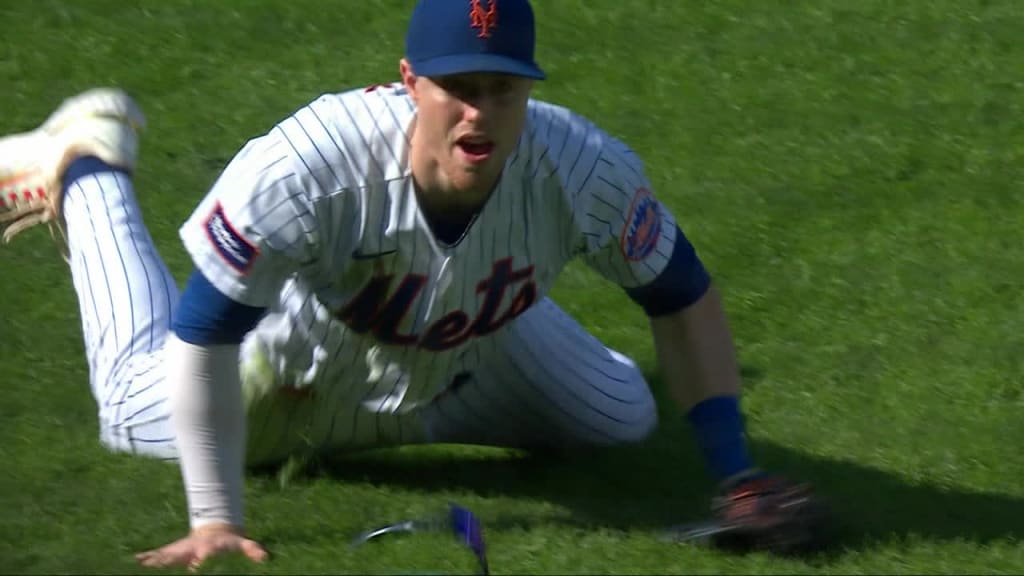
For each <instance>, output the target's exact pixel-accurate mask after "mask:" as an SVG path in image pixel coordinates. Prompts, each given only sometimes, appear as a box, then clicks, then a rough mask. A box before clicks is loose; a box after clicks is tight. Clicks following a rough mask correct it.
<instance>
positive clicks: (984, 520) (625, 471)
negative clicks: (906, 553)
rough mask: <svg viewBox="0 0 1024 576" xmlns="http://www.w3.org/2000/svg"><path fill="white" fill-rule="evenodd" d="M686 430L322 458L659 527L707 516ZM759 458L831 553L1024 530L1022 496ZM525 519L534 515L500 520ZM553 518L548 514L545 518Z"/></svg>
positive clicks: (339, 474) (341, 474)
mask: <svg viewBox="0 0 1024 576" xmlns="http://www.w3.org/2000/svg"><path fill="white" fill-rule="evenodd" d="M686 442H687V436H686V435H685V430H683V429H682V428H680V429H679V430H667V429H666V430H661V431H659V433H658V434H656V435H655V436H654V437H652V438H651V439H650V440H649V441H648V442H647V443H646V444H644V445H641V446H636V447H632V448H617V449H610V450H602V451H594V452H590V453H585V454H578V453H577V454H575V455H569V454H567V455H561V456H557V455H554V454H546V455H530V454H524V455H522V456H519V457H509V458H459V457H458V456H449V457H443V456H441V455H440V452H437V454H438V455H437V456H429V455H415V450H408V449H407V450H403V451H402V452H401V453H399V454H394V453H391V452H390V451H382V452H380V453H366V454H363V455H355V456H352V457H348V458H343V459H337V460H333V461H331V462H329V463H325V464H323V472H324V473H326V474H328V475H330V476H331V477H333V478H336V479H339V480H343V481H352V482H369V483H373V484H382V485H389V486H392V487H395V486H398V487H401V488H403V489H408V490H413V491H422V492H426V493H430V492H448V491H470V492H472V493H475V494H479V495H481V496H511V497H526V498H531V499H541V500H545V501H548V502H552V503H555V504H558V505H560V506H563V507H566V508H568V509H569V510H571V514H572V515H571V518H570V519H569V520H568V521H569V522H571V523H573V524H575V525H577V526H579V527H588V528H596V527H605V528H612V529H623V530H630V529H641V530H658V529H661V528H664V527H667V526H669V525H671V524H676V523H680V522H685V521H691V520H699V519H702V518H703V517H705V516H706V515H707V506H708V497H709V496H710V494H711V490H712V489H713V487H712V486H711V484H710V483H709V482H707V481H706V480H705V479H704V474H703V471H702V469H701V466H700V462H699V461H698V460H697V458H696V456H695V455H694V454H693V453H692V452H690V451H687V450H684V449H679V448H677V444H683V443H686ZM752 451H753V452H754V454H755V455H756V456H757V460H758V462H759V463H761V465H762V466H764V467H766V468H769V469H771V470H774V471H780V472H783V473H784V474H786V475H787V476H788V477H791V478H794V479H801V480H806V481H809V482H811V483H812V484H813V485H814V486H815V487H816V489H817V490H818V492H819V493H820V494H821V495H822V496H824V497H825V498H827V499H828V501H829V503H830V506H831V507H832V510H833V512H834V515H835V519H836V532H837V534H836V547H835V551H837V552H839V551H842V550H843V549H846V550H855V549H861V548H865V547H868V546H871V545H872V544H873V543H875V542H878V541H889V540H892V539H893V538H903V537H907V536H911V535H915V536H919V537H923V538H927V539H966V540H973V541H976V542H979V543H985V542H990V541H993V540H998V539H1020V538H1022V537H1024V525H1022V524H1021V523H1020V518H1022V517H1024V500H1021V499H1017V498H1013V497H1009V496H1001V495H997V494H981V493H969V492H963V491H950V490H943V489H940V488H937V487H934V486H928V485H912V484H909V483H907V482H906V481H905V480H903V479H901V478H898V477H896V476H893V475H891V474H888V473H886V472H882V471H879V470H874V469H871V468H866V467H864V466H859V465H857V464H853V463H850V462H841V461H835V460H826V459H821V458H817V457H811V456H808V455H806V454H801V453H799V452H796V451H794V450H792V449H789V448H786V447H783V446H778V445H775V444H768V443H763V442H755V443H753V445H752ZM498 521H499V523H500V524H504V525H510V526H518V527H527V526H526V525H527V524H528V520H526V519H516V518H504V519H498ZM545 521H547V520H545Z"/></svg>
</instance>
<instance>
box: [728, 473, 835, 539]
mask: <svg viewBox="0 0 1024 576" xmlns="http://www.w3.org/2000/svg"><path fill="white" fill-rule="evenodd" d="M711 508H712V512H713V513H714V516H715V519H716V521H717V522H718V523H719V524H720V525H721V526H722V527H724V528H725V529H723V530H721V531H719V532H718V533H717V534H715V535H714V536H713V537H712V540H711V541H712V544H713V545H715V546H717V547H720V548H723V549H728V550H734V551H743V552H748V551H763V552H770V553H774V554H779V555H798V554H808V553H812V552H817V551H820V550H822V549H824V547H825V546H826V545H827V544H828V542H829V540H830V534H829V531H830V530H829V528H830V523H831V522H830V514H829V510H828V507H827V506H826V504H825V502H824V501H823V500H822V499H821V498H819V497H818V496H816V495H815V494H814V493H813V490H812V489H811V487H810V486H809V485H808V484H799V483H792V482H789V481H787V480H784V479H782V478H779V477H777V476H771V475H765V474H759V475H755V476H748V477H746V478H740V479H738V480H735V481H733V482H729V483H727V484H726V485H725V486H723V488H722V491H721V494H720V495H719V496H716V497H715V498H714V499H713V500H712V504H711Z"/></svg>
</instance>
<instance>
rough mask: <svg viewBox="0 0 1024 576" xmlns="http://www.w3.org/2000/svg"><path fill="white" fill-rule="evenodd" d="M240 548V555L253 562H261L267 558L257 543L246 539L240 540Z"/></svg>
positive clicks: (263, 549)
mask: <svg viewBox="0 0 1024 576" xmlns="http://www.w3.org/2000/svg"><path fill="white" fill-rule="evenodd" d="M240 548H241V549H242V553H243V554H245V556H246V557H247V558H249V560H252V561H253V562H263V561H264V560H266V559H267V556H269V554H267V551H266V549H265V548H263V546H261V545H260V543H259V542H256V541H255V540H249V539H248V538H247V539H245V540H242V544H241V546H240Z"/></svg>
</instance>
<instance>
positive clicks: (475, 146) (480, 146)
mask: <svg viewBox="0 0 1024 576" xmlns="http://www.w3.org/2000/svg"><path fill="white" fill-rule="evenodd" d="M455 145H456V146H458V148H459V150H461V151H462V153H463V154H464V155H465V156H466V158H468V159H469V160H470V161H471V162H483V161H484V160H486V159H487V158H488V157H490V155H491V152H493V151H494V142H491V141H490V140H487V139H484V138H459V139H458V140H457V141H456V142H455Z"/></svg>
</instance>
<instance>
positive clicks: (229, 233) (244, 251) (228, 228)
mask: <svg viewBox="0 0 1024 576" xmlns="http://www.w3.org/2000/svg"><path fill="white" fill-rule="evenodd" d="M203 228H205V229H206V236H207V237H208V238H209V239H210V242H211V243H212V244H213V247H214V248H215V249H216V250H217V254H220V257H221V258H223V259H224V261H225V262H227V263H228V265H230V266H231V267H232V268H234V269H235V270H237V271H238V272H239V273H241V274H246V273H248V272H249V269H250V268H252V263H253V260H255V259H256V256H258V255H259V253H260V251H259V249H258V248H256V246H254V245H253V244H252V242H249V241H248V240H246V239H245V238H244V237H243V236H242V235H241V234H239V233H238V231H237V230H235V227H234V226H232V225H231V222H229V221H228V218H227V216H225V215H224V207H223V206H221V204H220V202H217V204H216V205H215V206H214V207H213V210H212V211H211V212H210V215H209V216H207V217H206V220H205V221H204V223H203Z"/></svg>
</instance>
